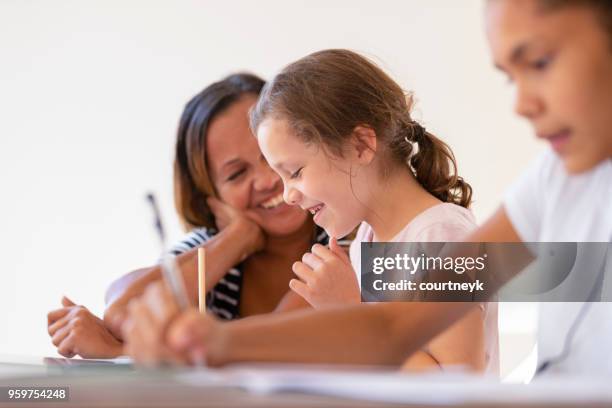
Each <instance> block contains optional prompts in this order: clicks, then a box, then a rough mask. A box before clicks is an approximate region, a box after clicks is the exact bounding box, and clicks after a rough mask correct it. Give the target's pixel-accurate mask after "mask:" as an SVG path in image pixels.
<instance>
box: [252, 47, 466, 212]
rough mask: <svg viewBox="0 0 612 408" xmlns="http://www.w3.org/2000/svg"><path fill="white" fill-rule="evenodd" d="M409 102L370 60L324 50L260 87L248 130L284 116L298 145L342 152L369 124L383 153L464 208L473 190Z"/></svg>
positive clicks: (433, 191)
mask: <svg viewBox="0 0 612 408" xmlns="http://www.w3.org/2000/svg"><path fill="white" fill-rule="evenodd" d="M412 104H413V99H412V96H411V95H406V94H405V93H404V91H403V90H402V89H401V87H400V86H399V85H398V84H397V83H395V82H394V81H393V80H392V79H391V78H390V77H389V76H388V75H387V74H385V73H384V72H383V71H382V70H381V69H380V68H378V67H377V66H376V65H375V64H374V63H372V62H371V61H369V60H368V59H366V58H364V57H362V56H361V55H359V54H357V53H355V52H352V51H348V50H339V49H338V50H325V51H320V52H316V53H314V54H310V55H308V56H306V57H304V58H302V59H300V60H298V61H296V62H294V63H292V64H290V65H289V66H287V67H286V68H285V69H283V70H282V71H281V72H280V73H279V74H278V75H277V76H276V77H275V78H274V80H273V81H271V82H270V83H268V85H266V86H265V87H264V90H263V91H262V93H261V96H260V98H259V101H258V103H257V105H256V106H255V108H254V109H253V110H252V111H251V129H253V130H254V131H256V130H257V128H258V127H259V125H260V124H261V122H262V121H263V120H264V119H266V118H275V119H284V120H286V121H287V122H288V123H289V125H290V126H291V128H292V130H293V131H294V132H295V134H296V135H297V136H299V137H300V138H301V139H302V140H303V141H304V142H306V143H316V144H321V145H322V146H324V147H326V148H327V149H329V151H330V152H332V153H333V154H335V155H337V156H338V157H342V153H343V147H344V146H345V143H346V142H347V140H348V139H349V138H350V137H351V136H352V134H353V131H354V129H355V128H356V127H357V126H366V127H369V128H371V129H373V130H374V131H375V132H376V136H377V138H378V143H377V145H378V146H381V147H382V148H381V151H382V153H381V154H385V155H387V157H388V158H389V159H391V160H392V162H393V163H395V164H401V165H403V166H406V165H407V164H408V165H409V166H406V168H407V169H411V170H412V172H413V175H414V176H415V178H416V180H417V181H418V182H419V183H420V184H421V185H422V186H423V187H424V188H425V189H426V190H427V191H429V192H430V193H431V194H433V195H434V196H435V197H437V198H438V199H440V200H441V201H443V202H450V203H455V204H458V205H460V206H463V207H469V205H470V203H471V199H472V188H471V187H470V185H469V184H468V183H466V182H465V181H464V180H463V178H461V177H459V176H458V175H457V163H456V161H455V157H454V155H453V153H452V151H451V149H450V148H449V147H448V145H446V144H445V143H444V142H442V141H441V140H440V139H438V138H437V137H435V136H434V135H432V134H431V133H429V132H427V131H426V130H425V128H424V127H423V126H421V125H420V124H419V123H417V122H416V121H414V120H412V119H411V117H410V112H411V108H412ZM382 162H385V160H382ZM383 170H385V171H388V169H383Z"/></svg>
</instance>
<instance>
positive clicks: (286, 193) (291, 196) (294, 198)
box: [283, 184, 302, 205]
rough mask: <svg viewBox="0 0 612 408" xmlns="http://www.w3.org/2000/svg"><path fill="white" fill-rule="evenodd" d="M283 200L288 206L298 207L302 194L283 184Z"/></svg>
mask: <svg viewBox="0 0 612 408" xmlns="http://www.w3.org/2000/svg"><path fill="white" fill-rule="evenodd" d="M283 200H285V202H286V203H287V204H289V205H298V204H299V203H300V201H301V200H302V193H300V191H299V190H298V189H296V188H295V187H292V186H290V185H287V184H285V185H284V190H283Z"/></svg>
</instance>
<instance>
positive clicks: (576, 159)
mask: <svg viewBox="0 0 612 408" xmlns="http://www.w3.org/2000/svg"><path fill="white" fill-rule="evenodd" d="M562 159H563V167H565V171H567V172H568V173H569V174H580V173H586V172H588V171H590V170H593V169H594V168H595V167H597V166H598V165H599V164H600V163H602V162H603V161H605V160H607V159H608V157H606V156H605V155H601V156H595V155H592V156H587V155H568V156H566V157H563V158H562Z"/></svg>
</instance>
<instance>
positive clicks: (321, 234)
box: [170, 227, 329, 320]
mask: <svg viewBox="0 0 612 408" xmlns="http://www.w3.org/2000/svg"><path fill="white" fill-rule="evenodd" d="M216 234H217V231H216V230H215V229H212V228H195V229H193V230H192V231H190V232H189V233H188V234H187V235H186V236H185V237H184V238H183V239H182V240H181V241H180V242H179V243H178V244H176V245H175V246H174V247H172V249H171V250H170V253H172V254H173V255H180V254H182V253H185V252H187V251H190V250H192V249H194V248H196V247H199V246H202V245H204V243H206V242H207V241H208V240H210V239H212V238H213V237H214V236H215V235H216ZM328 240H329V237H328V236H327V234H326V233H325V231H324V230H323V229H322V228H320V227H317V230H316V235H315V240H314V242H313V244H314V243H319V244H323V245H327V243H328ZM242 277H243V273H242V270H241V264H238V265H236V266H234V267H233V268H231V269H230V270H229V271H227V273H226V274H225V276H224V277H223V278H221V280H219V282H218V283H217V284H216V285H215V286H214V287H213V288H212V290H211V291H210V292H209V293H208V294H207V295H206V307H207V309H208V310H209V311H210V312H211V313H213V314H214V315H216V316H217V317H219V318H221V319H225V320H232V319H236V318H238V317H240V316H239V314H240V313H239V312H240V291H241V289H242Z"/></svg>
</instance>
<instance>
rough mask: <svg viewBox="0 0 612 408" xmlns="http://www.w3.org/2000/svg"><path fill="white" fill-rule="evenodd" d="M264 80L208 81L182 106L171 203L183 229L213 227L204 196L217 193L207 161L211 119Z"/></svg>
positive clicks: (254, 90) (240, 76) (244, 75)
mask: <svg viewBox="0 0 612 408" xmlns="http://www.w3.org/2000/svg"><path fill="white" fill-rule="evenodd" d="M264 84H265V82H264V80H263V79H261V78H259V77H257V76H255V75H252V74H247V73H238V74H233V75H230V76H228V77H226V78H224V79H222V80H221V81H218V82H215V83H214V84H211V85H210V86H208V87H207V88H205V89H204V90H203V91H202V92H200V93H199V94H197V95H196V96H194V97H193V98H192V99H191V100H190V101H189V102H188V103H187V105H186V106H185V109H184V110H183V114H182V115H181V119H180V122H179V126H178V131H177V136H176V149H175V157H174V203H175V206H176V210H177V212H178V214H179V217H180V219H181V222H182V224H183V226H184V227H185V228H186V229H191V228H193V227H208V228H214V227H215V220H214V217H213V214H212V212H211V210H210V208H209V207H208V204H207V203H206V198H207V197H209V196H213V197H214V196H216V192H215V188H214V185H213V183H212V181H211V179H210V176H209V172H208V166H207V164H206V162H207V159H206V135H207V132H208V126H209V125H210V123H211V121H212V120H213V119H214V118H215V117H216V116H217V115H219V114H221V113H222V112H224V111H225V110H226V109H227V108H228V107H229V106H230V105H232V104H233V103H234V102H236V101H238V100H239V99H240V98H241V97H242V96H244V95H248V94H250V95H255V96H257V95H259V93H260V92H261V89H262V88H263V86H264Z"/></svg>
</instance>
